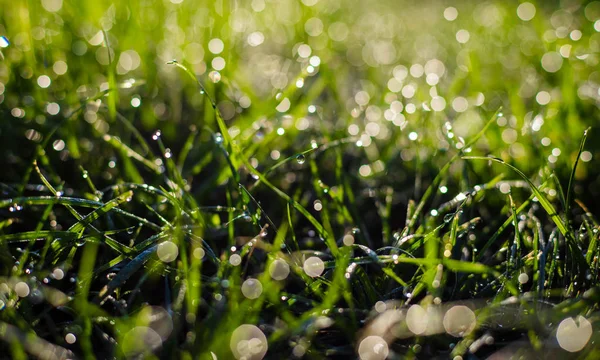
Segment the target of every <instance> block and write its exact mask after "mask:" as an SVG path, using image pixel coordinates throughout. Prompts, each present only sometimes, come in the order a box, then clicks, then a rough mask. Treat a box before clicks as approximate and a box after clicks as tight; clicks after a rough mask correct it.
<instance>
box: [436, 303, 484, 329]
mask: <svg viewBox="0 0 600 360" xmlns="http://www.w3.org/2000/svg"><path fill="white" fill-rule="evenodd" d="M443 324H444V329H445V330H446V332H447V333H448V334H450V335H452V336H455V337H463V336H465V335H468V334H469V333H471V331H473V330H474V329H475V325H477V318H476V317H475V313H474V312H473V310H471V309H469V308H468V307H466V306H464V305H457V306H453V307H451V308H450V309H449V310H448V311H446V314H445V315H444V321H443Z"/></svg>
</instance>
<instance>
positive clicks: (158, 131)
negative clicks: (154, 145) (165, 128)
mask: <svg viewBox="0 0 600 360" xmlns="http://www.w3.org/2000/svg"><path fill="white" fill-rule="evenodd" d="M161 135H162V132H161V131H160V130H156V131H155V132H154V134H153V135H152V140H154V141H156V140H158V139H160V137H161Z"/></svg>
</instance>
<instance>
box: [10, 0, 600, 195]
mask: <svg viewBox="0 0 600 360" xmlns="http://www.w3.org/2000/svg"><path fill="white" fill-rule="evenodd" d="M2 9H3V10H2V13H1V14H0V35H3V36H5V37H6V40H5V41H3V44H2V48H1V50H2V54H3V60H2V61H0V112H1V116H2V120H1V121H0V136H1V137H2V146H3V152H4V156H2V158H1V159H0V164H1V165H2V166H3V167H4V168H5V169H7V170H9V171H7V172H5V173H4V174H2V175H1V178H2V180H3V181H5V182H18V181H19V180H20V179H21V178H22V176H23V172H24V171H25V169H26V168H27V166H28V165H29V162H30V160H31V158H32V152H33V151H35V149H36V147H35V146H34V145H35V144H36V143H38V144H39V143H42V142H43V141H44V140H45V138H44V137H45V136H46V135H47V134H48V133H49V131H50V129H52V128H53V127H55V126H57V124H59V123H60V124H62V125H61V126H60V128H59V130H58V132H57V133H56V134H55V135H54V136H53V137H52V139H51V140H48V141H49V146H48V149H49V152H50V153H49V154H48V156H49V158H50V159H52V161H55V162H56V163H54V166H56V165H59V166H60V167H61V168H63V169H66V170H69V169H71V170H72V171H73V172H77V171H78V166H79V164H82V163H85V164H86V168H88V170H90V172H94V173H97V174H101V175H102V176H101V177H100V179H96V181H99V182H100V183H103V182H104V183H105V184H111V183H114V182H115V181H116V180H118V179H116V178H120V177H127V172H123V171H119V169H121V170H122V169H123V168H122V166H126V164H124V163H123V160H121V158H120V157H119V156H118V154H119V152H118V151H117V152H115V149H114V148H113V147H112V146H110V145H108V144H107V143H108V142H107V141H105V140H106V137H104V135H106V134H112V135H116V136H119V137H120V140H121V141H123V142H124V143H126V144H129V145H130V146H132V147H133V149H134V150H136V151H140V152H141V153H142V155H144V154H143V152H144V151H143V150H144V149H141V148H139V147H136V146H135V144H132V141H129V140H131V137H130V138H127V136H126V135H125V134H124V129H125V125H123V123H121V122H119V121H118V120H117V113H118V115H119V116H123V117H125V118H126V119H128V120H129V121H130V122H131V123H133V124H134V125H135V127H137V128H138V129H139V130H140V131H141V132H142V133H143V134H144V136H145V137H146V138H150V136H151V134H153V133H154V132H155V131H156V130H160V131H161V132H162V136H163V140H164V142H165V144H166V146H168V147H169V149H168V150H169V151H172V152H173V153H174V154H177V153H179V151H180V150H181V147H182V145H183V143H184V140H185V139H186V137H187V136H188V135H189V134H190V132H193V131H200V130H202V129H204V128H205V127H206V128H208V129H211V130H212V131H217V129H218V128H217V125H216V122H215V116H214V113H213V112H212V110H211V107H210V101H208V100H207V97H206V96H205V95H203V94H202V93H201V92H199V91H198V87H197V85H196V84H194V83H193V82H192V81H190V80H189V78H188V77H187V76H186V75H185V73H183V72H182V71H181V70H180V69H178V68H177V67H176V66H174V65H169V64H167V63H168V62H169V61H172V60H177V61H178V62H179V63H181V64H184V65H185V66H187V67H188V68H189V69H190V70H191V71H193V73H194V74H195V75H196V76H197V78H198V79H199V80H200V81H201V82H202V83H203V84H204V86H205V88H206V91H207V92H208V93H209V95H210V96H211V97H212V98H214V100H215V102H216V104H217V106H218V109H219V110H220V112H221V114H222V116H223V118H224V120H225V121H226V123H227V125H228V127H229V133H230V135H231V137H232V138H233V139H234V141H236V142H238V143H239V144H240V147H241V148H242V149H244V150H245V151H247V153H248V154H250V155H252V164H253V166H256V167H258V168H262V169H264V168H268V167H270V166H272V165H273V164H275V163H276V162H277V161H278V160H281V159H284V158H286V157H288V156H293V155H294V154H296V153H299V152H301V151H304V150H306V149H309V148H310V147H311V141H312V143H316V144H318V145H321V144H324V143H328V142H331V141H334V140H340V139H348V141H351V142H352V144H355V145H356V146H344V147H343V151H344V154H345V155H346V156H348V163H347V164H346V165H347V166H346V169H347V170H348V174H349V175H351V176H355V177H356V178H357V179H358V180H359V181H361V182H366V183H367V184H369V185H373V186H374V187H377V186H378V185H382V184H384V185H385V184H389V185H391V186H392V187H394V188H398V189H400V190H401V191H402V188H404V187H405V185H406V186H410V190H409V191H408V192H407V194H406V196H405V198H406V199H408V198H415V197H416V198H418V197H419V195H420V193H421V192H422V189H423V185H421V184H420V183H419V182H420V181H421V180H420V179H423V180H422V181H423V182H424V185H426V184H427V183H428V182H429V181H430V180H431V178H432V177H433V176H434V175H435V174H436V172H437V169H439V167H440V166H442V165H443V164H445V163H446V162H447V160H448V159H449V156H450V155H453V154H455V153H456V149H461V148H462V147H463V146H464V143H465V139H467V140H466V141H468V139H469V137H471V136H473V135H474V134H476V133H477V132H479V131H480V130H481V129H482V127H483V125H484V124H485V123H486V122H487V120H488V118H489V117H490V116H492V115H493V114H494V112H495V111H496V110H498V109H499V108H500V107H502V110H501V111H500V114H498V116H497V120H496V124H494V126H492V127H491V128H490V129H489V130H488V131H487V132H486V135H485V137H484V138H483V139H482V140H481V141H479V142H478V143H477V145H476V146H475V148H474V149H471V150H472V153H473V154H477V155H487V154H493V155H495V156H498V157H501V158H502V159H504V160H506V161H508V162H510V163H512V164H514V165H516V166H517V167H519V168H520V169H522V170H523V171H524V172H525V173H526V174H527V175H529V176H531V177H532V178H535V177H536V176H537V174H538V171H539V170H540V169H546V170H548V171H556V173H557V175H558V176H559V178H560V179H561V181H563V182H566V181H567V179H568V176H569V173H570V170H571V167H572V164H573V162H574V161H575V158H576V155H577V151H578V147H579V141H580V138H581V136H582V134H583V131H584V130H585V129H586V128H587V127H590V126H591V127H592V131H591V133H590V139H591V141H589V142H588V145H587V148H586V151H585V152H583V153H582V156H581V160H582V165H581V166H580V167H579V168H578V172H577V179H578V180H579V182H578V185H577V186H576V188H575V190H576V193H577V194H578V195H579V196H581V195H584V194H587V193H590V194H592V195H598V192H599V191H600V190H598V189H600V186H598V185H600V184H599V183H598V181H599V179H600V178H599V177H598V175H600V171H599V170H598V166H597V165H598V163H597V160H596V158H597V156H596V154H597V152H598V149H599V146H600V144H599V142H598V141H596V139H598V138H599V137H600V132H598V131H597V129H596V124H597V122H598V117H599V116H598V113H599V112H598V106H599V104H600V92H599V84H600V71H599V66H598V62H599V51H600V32H599V31H600V22H599V19H600V2H598V1H594V2H585V1H579V0H565V1H543V2H523V3H519V2H517V1H484V2H480V1H454V2H450V1H421V2H419V3H418V4H415V3H413V2H407V1H400V2H399V1H378V2H364V1H333V0H303V1H297V0H252V1H223V0H218V1H214V2H213V1H189V0H171V1H158V0H152V1H150V0H133V1H127V2H111V1H96V2H87V1H86V2H83V1H81V2H80V1H77V2H67V1H63V0H41V1H13V2H8V1H5V3H4V4H3V7H2ZM107 89H111V91H110V93H109V95H108V96H104V97H101V96H100V97H99V96H98V95H99V94H101V92H102V91H105V90H107ZM89 99H96V100H95V101H87V100H89ZM82 101H87V103H86V105H85V109H84V111H82V112H79V113H77V114H75V116H73V117H71V118H69V119H68V120H67V121H64V119H65V118H66V117H68V116H69V115H70V114H71V113H72V112H73V110H74V109H76V108H77V107H78V106H80V104H81V102H82ZM61 121H64V122H63V123H61ZM200 132H201V134H200V139H201V140H203V141H209V140H211V135H210V133H208V132H202V131H200ZM50 145H51V146H50ZM201 151H202V150H201V146H200V145H199V146H198V148H197V149H194V150H193V151H192V152H191V154H192V158H193V156H194V155H197V157H196V160H197V159H198V156H200V155H201V154H200V153H199V152H201ZM195 152H197V153H195ZM214 161H219V159H216V160H214ZM222 164H224V163H222ZM193 165H194V164H193V161H192V164H189V166H187V167H186V166H183V168H184V169H183V172H184V178H187V179H189V181H192V179H193V178H194V177H196V176H200V174H203V175H202V176H210V174H206V173H205V171H204V170H202V171H200V170H198V169H197V170H198V171H197V172H196V173H194V171H192V169H193V168H194V167H193ZM327 166H328V165H327V163H324V164H323V168H327ZM465 167H466V168H467V169H466V170H465ZM469 169H471V170H473V171H472V172H470V171H468V170H469ZM503 170H504V169H502V168H497V167H492V168H489V167H488V165H487V164H485V163H481V162H479V163H470V164H468V165H464V164H462V165H460V166H458V165H457V166H455V168H453V170H452V173H453V174H454V178H455V179H456V183H455V184H450V185H451V190H464V188H465V187H468V186H469V184H471V185H472V184H474V183H476V182H480V181H488V180H489V179H491V178H492V176H493V175H494V172H495V171H503ZM465 171H466V172H465ZM66 173H69V171H66ZM123 174H125V175H123ZM132 176H133V175H132ZM133 177H134V178H135V176H133ZM77 179H78V180H79V181H81V179H80V177H79V175H77ZM415 179H417V182H416V184H415ZM66 180H67V182H68V181H69V179H66ZM122 180H127V179H122ZM129 180H136V179H129ZM137 180H138V181H139V180H140V178H137ZM220 180H223V179H220ZM296 180H298V179H295V174H293V173H292V174H285V173H282V176H281V177H280V178H279V183H278V184H279V185H280V186H281V187H283V188H286V187H289V186H291V185H290V184H292V183H294V181H296ZM71 181H72V182H73V181H76V180H75V179H71ZM564 185H566V183H565V184H564ZM453 187H454V188H453ZM204 188H205V189H210V188H211V185H206V186H205V187H204ZM199 191H201V190H199ZM454 192H456V191H454ZM450 193H452V191H451V192H450ZM551 195H552V194H551ZM586 200H588V202H589V204H588V205H589V206H592V207H594V206H595V204H594V200H593V199H592V198H591V197H590V198H588V199H586Z"/></svg>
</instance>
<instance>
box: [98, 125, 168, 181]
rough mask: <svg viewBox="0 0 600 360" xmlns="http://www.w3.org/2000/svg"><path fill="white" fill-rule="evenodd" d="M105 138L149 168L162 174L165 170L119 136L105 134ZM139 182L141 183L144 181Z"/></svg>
mask: <svg viewBox="0 0 600 360" xmlns="http://www.w3.org/2000/svg"><path fill="white" fill-rule="evenodd" d="M103 139H104V141H106V142H107V143H109V144H110V145H112V146H113V147H114V148H115V149H117V150H119V151H120V152H121V154H123V155H124V156H126V157H128V158H133V159H135V160H137V161H138V162H140V163H142V164H144V165H145V166H146V167H147V168H148V169H150V170H152V171H154V172H155V173H157V174H161V173H162V172H163V170H162V168H161V167H160V166H159V165H156V164H155V163H154V162H153V161H150V160H148V159H146V158H145V157H143V156H142V155H141V154H140V153H138V152H136V151H135V150H133V149H132V148H130V147H129V146H127V145H125V144H124V143H123V142H122V141H121V140H120V139H119V138H117V137H115V136H111V135H108V134H105V135H104V137H103ZM138 175H139V174H138ZM139 182H140V183H141V182H143V181H139Z"/></svg>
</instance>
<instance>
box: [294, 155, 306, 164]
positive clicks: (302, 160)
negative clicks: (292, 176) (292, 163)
mask: <svg viewBox="0 0 600 360" xmlns="http://www.w3.org/2000/svg"><path fill="white" fill-rule="evenodd" d="M296 161H297V162H298V164H300V165H302V164H304V163H305V162H306V156H304V154H299V155H298V156H296Z"/></svg>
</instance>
